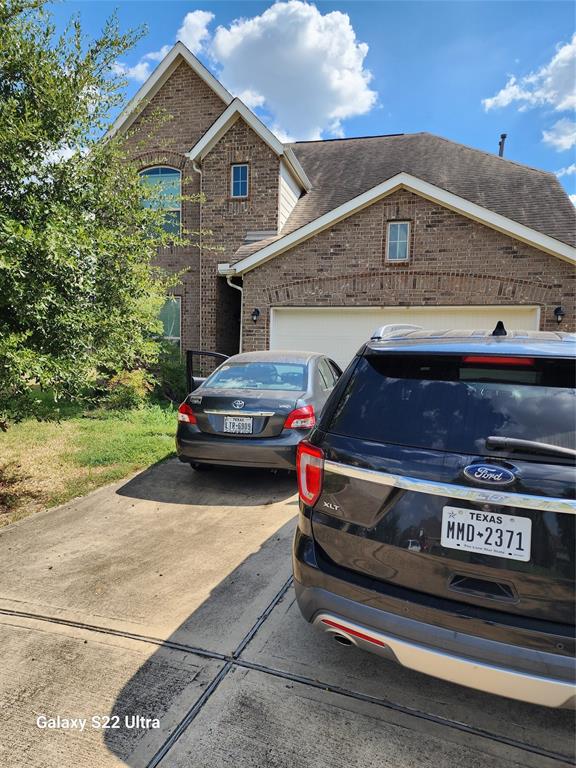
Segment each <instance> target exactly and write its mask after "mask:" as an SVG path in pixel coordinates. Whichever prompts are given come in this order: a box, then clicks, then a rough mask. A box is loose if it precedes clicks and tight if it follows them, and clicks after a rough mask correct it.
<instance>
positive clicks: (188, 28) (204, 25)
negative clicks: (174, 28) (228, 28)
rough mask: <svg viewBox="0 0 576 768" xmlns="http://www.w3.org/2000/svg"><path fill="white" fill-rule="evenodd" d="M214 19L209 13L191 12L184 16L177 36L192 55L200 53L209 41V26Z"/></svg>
mask: <svg viewBox="0 0 576 768" xmlns="http://www.w3.org/2000/svg"><path fill="white" fill-rule="evenodd" d="M213 18H214V14H213V13H210V12H209V11H191V12H190V13H187V14H186V16H184V21H183V22H182V26H181V27H180V29H179V30H178V33H177V35H176V39H177V40H181V41H182V42H183V43H184V45H185V46H186V47H187V48H189V49H190V50H191V51H192V53H200V51H201V50H202V49H203V48H204V44H205V43H206V42H207V41H208V40H209V38H210V33H209V32H208V25H209V24H210V22H211V21H212V19H213Z"/></svg>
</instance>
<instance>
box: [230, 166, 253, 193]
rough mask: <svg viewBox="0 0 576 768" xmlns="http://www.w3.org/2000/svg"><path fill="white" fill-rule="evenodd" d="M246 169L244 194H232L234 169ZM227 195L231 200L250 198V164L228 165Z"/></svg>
mask: <svg viewBox="0 0 576 768" xmlns="http://www.w3.org/2000/svg"><path fill="white" fill-rule="evenodd" d="M242 167H246V194H245V195H235V194H234V168H242ZM229 195H230V199H231V200H248V198H249V197H250V163H248V162H242V163H231V164H230V188H229Z"/></svg>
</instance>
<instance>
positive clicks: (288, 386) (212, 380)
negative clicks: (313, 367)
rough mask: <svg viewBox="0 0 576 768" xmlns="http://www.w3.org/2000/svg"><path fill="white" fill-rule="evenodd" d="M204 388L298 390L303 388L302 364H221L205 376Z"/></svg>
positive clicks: (304, 386)
mask: <svg viewBox="0 0 576 768" xmlns="http://www.w3.org/2000/svg"><path fill="white" fill-rule="evenodd" d="M204 387H212V388H214V389H271V390H278V391H282V392H288V391H297V392H301V391H303V390H305V389H306V366H305V365H298V364H295V363H273V362H270V363H269V362H254V363H225V364H224V365H222V366H220V368H218V370H217V371H215V372H214V373H213V374H212V375H211V376H209V377H208V379H206V382H205V383H204Z"/></svg>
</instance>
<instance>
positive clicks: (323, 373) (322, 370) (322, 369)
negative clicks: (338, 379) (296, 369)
mask: <svg viewBox="0 0 576 768" xmlns="http://www.w3.org/2000/svg"><path fill="white" fill-rule="evenodd" d="M318 373H319V374H320V383H321V385H322V389H332V387H333V386H334V375H333V373H332V371H331V369H330V366H329V365H328V362H327V361H326V360H325V359H324V358H322V359H321V360H320V362H319V363H318Z"/></svg>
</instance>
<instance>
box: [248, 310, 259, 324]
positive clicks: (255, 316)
mask: <svg viewBox="0 0 576 768" xmlns="http://www.w3.org/2000/svg"><path fill="white" fill-rule="evenodd" d="M250 317H251V318H252V322H253V323H255V322H256V321H257V320H258V318H259V317H260V310H259V309H258V307H254V309H253V310H252V314H251V315H250Z"/></svg>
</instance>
